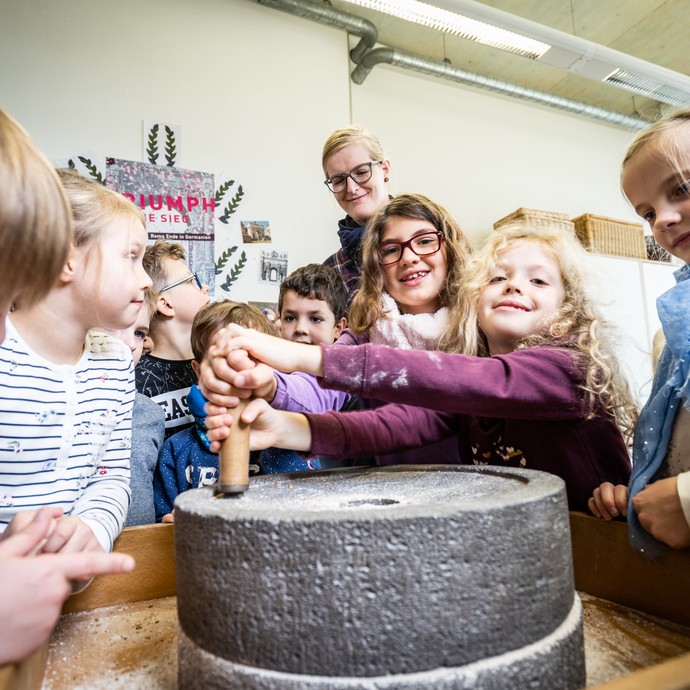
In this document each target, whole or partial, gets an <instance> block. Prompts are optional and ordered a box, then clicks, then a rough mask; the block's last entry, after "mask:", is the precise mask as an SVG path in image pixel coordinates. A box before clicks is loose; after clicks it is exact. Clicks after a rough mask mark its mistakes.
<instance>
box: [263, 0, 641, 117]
mask: <svg viewBox="0 0 690 690" xmlns="http://www.w3.org/2000/svg"><path fill="white" fill-rule="evenodd" d="M257 2H258V3H259V4H260V5H266V6H267V7H272V8H273V9H277V10H281V11H283V12H287V13H288V14H293V15H296V16H298V17H304V18H305V19H311V20H312V21H315V22H318V23H319V24H326V25H328V26H335V27H338V28H340V29H345V30H346V31H347V32H348V33H350V34H353V35H355V36H359V38H360V40H359V42H358V43H357V45H356V46H355V47H354V48H353V49H352V50H351V51H350V59H351V60H352V61H353V62H354V63H355V65H356V67H355V69H354V70H353V71H352V75H351V77H352V81H353V82H354V83H355V84H363V83H364V80H365V79H366V78H367V75H368V74H369V72H371V70H372V69H373V68H374V67H375V66H376V65H378V64H381V63H385V64H389V65H393V66H394V67H402V68H404V69H410V70H413V71H416V72H421V73H422V74H428V75H431V76H434V77H439V78H441V79H447V80H449V81H454V82H457V83H461V84H466V85H469V86H476V87H478V88H482V89H487V90H489V91H494V92H498V93H501V94H504V95H506V96H512V97H514V98H520V99H522V100H525V101H532V102H533V103H539V104H540V105H546V106H549V107H552V108H559V109H560V110H565V111H567V112H571V113H575V114H576V115H583V116H586V117H591V118H594V119H597V120H603V121H604V122H608V123H609V124H613V125H620V126H622V127H627V128H629V129H642V128H644V127H646V126H647V125H648V124H649V122H648V121H647V120H644V119H642V118H637V117H633V116H631V115H624V114H623V113H617V112H614V111H612V110H606V109H604V108H599V107H597V106H594V105H589V104H587V103H582V102H580V101H574V100H572V99H570V98H563V97H561V96H556V95H554V94H550V93H547V92H545V91H538V90H536V89H530V88H527V87H524V86H520V85H518V84H512V83H510V82H506V81H501V80H499V79H493V78H492V77H486V76H483V75H481V74H475V73H473V72H467V71H465V70H461V69H458V68H457V67H453V65H451V64H450V63H447V62H436V61H434V60H429V59H427V58H424V57H421V56H418V55H413V54H411V53H405V52H403V51H400V50H397V49H395V48H388V47H386V46H382V47H379V48H374V46H375V45H376V41H377V40H378V29H377V28H376V26H375V25H374V24H373V23H372V22H370V21H368V20H367V19H363V18H362V17H358V16H357V15H355V14H351V13H350V12H343V11H341V10H336V9H335V8H333V7H332V6H331V5H330V3H328V2H327V0H326V2H322V3H316V2H313V0H257Z"/></svg>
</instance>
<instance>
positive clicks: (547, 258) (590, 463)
mask: <svg viewBox="0 0 690 690" xmlns="http://www.w3.org/2000/svg"><path fill="white" fill-rule="evenodd" d="M586 261H587V257H586V253H585V251H584V249H583V247H582V246H581V245H580V244H579V243H578V242H577V240H576V239H575V237H573V236H571V235H568V234H566V233H564V232H563V231H562V230H561V229H560V228H553V229H551V228H539V229H536V228H534V229H533V228H530V227H529V226H525V225H516V226H513V227H510V228H508V227H505V228H501V230H500V231H497V232H494V233H492V234H491V236H490V237H489V239H488V241H487V244H486V245H485V248H484V250H483V251H482V253H481V254H480V256H479V257H478V258H477V259H475V260H474V261H472V262H471V264H470V265H469V266H468V268H467V270H466V272H465V276H464V285H463V289H462V293H463V301H464V305H465V309H464V311H462V312H457V313H456V314H454V315H453V316H452V317H451V321H450V323H451V327H450V329H449V330H448V331H447V334H448V336H449V337H450V336H452V335H453V333H455V334H456V336H455V341H456V344H457V346H458V348H460V349H462V350H463V351H464V353H465V354H459V353H458V354H456V353H449V352H419V351H406V350H400V349H394V348H389V347H381V346H378V345H373V344H367V345H361V346H359V347H350V348H348V349H347V350H345V349H344V348H341V347H336V346H330V347H328V346H322V347H320V348H319V347H314V346H310V345H302V346H300V347H299V348H297V347H294V346H292V345H291V344H290V343H284V344H283V346H282V347H280V348H278V347H275V346H274V345H273V342H272V340H271V339H270V338H267V337H266V336H264V335H263V334H258V333H253V332H252V331H246V330H242V329H239V328H236V329H234V330H231V331H230V332H228V333H227V334H226V338H225V339H224V342H223V343H220V345H221V346H222V347H220V348H219V349H218V351H217V352H216V356H215V358H214V360H213V362H212V363H211V364H212V365H217V366H216V372H217V373H218V374H219V375H220V376H221V377H223V376H224V374H223V368H224V363H225V362H226V361H227V358H229V359H230V361H231V362H232V363H233V364H235V366H236V367H237V368H238V369H239V368H240V367H241V365H242V362H243V361H244V363H245V364H246V363H247V356H250V357H252V358H254V359H259V360H262V361H264V362H270V363H271V364H273V365H274V366H279V367H281V368H289V369H290V370H292V369H294V368H298V369H300V370H302V371H309V372H310V373H311V374H313V375H316V376H319V377H320V383H321V384H322V385H324V386H330V387H335V388H339V389H342V390H346V391H349V392H350V393H354V394H358V395H367V396H371V397H375V398H379V399H381V400H386V401H389V402H390V403H393V404H390V405H386V406H384V407H381V408H379V409H377V410H363V411H361V412H356V413H338V412H327V413H324V414H317V415H314V414H306V415H303V414H292V413H287V412H279V411H276V410H273V409H271V408H270V407H268V406H267V405H266V403H265V402H264V401H261V400H253V401H251V402H250V403H249V405H248V406H247V408H246V410H245V411H244V413H243V415H242V419H243V420H244V421H245V422H247V423H251V424H252V429H251V434H252V440H251V443H252V447H253V448H262V447H264V445H278V446H280V445H282V444H287V445H288V446H289V447H290V448H293V449H295V450H301V451H309V452H312V453H314V454H317V455H319V456H320V457H323V456H327V457H328V456H330V457H340V456H342V455H345V454H347V455H355V456H358V455H360V454H367V453H372V452H378V453H382V452H391V451H398V450H402V449H406V448H417V447H420V448H422V447H423V448H425V450H426V453H427V455H428V456H430V457H428V461H429V462H441V461H440V460H439V458H438V456H436V455H434V453H433V451H432V450H430V449H429V445H428V444H430V443H434V442H437V441H438V440H439V439H448V438H452V437H455V438H456V439H457V447H458V451H459V455H460V458H461V459H462V462H463V463H465V464H472V463H474V464H486V465H498V466H503V467H524V468H527V469H535V470H542V471H546V472H551V473H553V474H556V475H558V476H560V477H561V478H562V479H563V480H564V481H565V485H566V491H567V495H568V503H569V506H570V509H571V510H581V511H583V510H586V508H587V501H588V499H589V497H590V496H591V493H592V491H593V490H594V488H595V487H596V486H598V485H599V484H600V483H601V480H602V477H605V478H606V479H607V480H608V481H611V482H615V481H616V479H615V478H619V480H621V481H623V482H624V481H627V478H628V476H629V474H630V460H629V455H628V450H627V447H626V439H625V436H627V437H628V439H629V437H630V434H631V432H632V427H633V425H634V422H635V417H636V409H635V406H634V403H633V401H632V396H631V394H630V391H629V390H628V387H627V383H626V382H625V379H624V378H623V376H622V374H621V372H620V369H619V366H618V363H617V361H616V358H615V355H614V354H613V351H612V349H611V347H610V345H609V343H608V342H607V340H606V335H605V327H604V324H603V323H602V320H601V318H600V317H599V315H598V314H597V312H596V309H595V308H594V305H593V302H592V300H591V298H590V297H589V295H588V293H587V291H586V288H585V285H586V275H587V274H586V272H585V270H584V266H583V262H586ZM233 334H234V335H235V336H236V337H235V338H234V339H233V338H232V335H233ZM235 348H239V350H237V351H233V350H235ZM224 355H225V357H224ZM251 371H252V370H247V372H246V373H245V376H249V375H250V374H251ZM236 379H237V384H238V385H241V384H242V383H243V379H242V376H237V377H236ZM216 411H217V412H220V410H216ZM229 422H230V418H229V417H228V416H223V415H220V414H219V415H217V416H214V417H213V418H211V417H209V419H208V420H207V424H208V427H209V429H210V431H209V438H212V440H214V441H218V440H220V439H221V438H225V437H227V434H228V433H229V429H228V428H227V427H226V426H224V425H225V424H228V423H229ZM621 429H622V430H624V432H625V436H624V434H623V433H621Z"/></svg>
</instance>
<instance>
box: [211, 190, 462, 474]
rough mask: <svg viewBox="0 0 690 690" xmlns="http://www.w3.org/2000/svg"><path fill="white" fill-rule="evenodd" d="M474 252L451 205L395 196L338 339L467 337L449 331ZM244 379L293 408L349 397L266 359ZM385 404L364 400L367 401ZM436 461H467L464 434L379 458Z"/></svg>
mask: <svg viewBox="0 0 690 690" xmlns="http://www.w3.org/2000/svg"><path fill="white" fill-rule="evenodd" d="M469 254H470V246H469V243H468V242H467V239H466V238H465V236H464V235H463V233H462V230H461V229H460V227H459V226H458V224H457V223H456V222H455V221H454V220H453V218H452V217H451V216H450V215H449V214H448V212H447V211H446V210H445V209H444V208H442V207H441V206H439V205H438V204H436V203H435V202H433V201H431V199H427V198H426V197H424V196H422V195H420V194H401V195H400V196H397V197H395V198H394V199H392V200H391V201H390V202H389V203H388V204H387V205H386V206H384V207H383V208H382V209H381V210H380V211H379V212H378V213H376V214H375V215H374V217H373V218H372V219H371V221H370V223H369V227H368V229H367V232H366V234H365V239H364V244H363V264H362V283H361V288H360V290H359V292H358V293H357V295H356V296H355V298H354V300H353V302H352V306H351V309H350V317H349V329H348V330H346V331H344V333H343V334H342V335H341V337H340V338H339V339H338V341H337V344H338V345H359V344H362V343H367V342H373V343H378V344H383V345H390V346H391V347H396V348H400V349H425V350H434V349H456V348H459V347H461V342H462V340H461V338H458V337H454V338H453V337H451V336H450V334H449V333H448V332H447V331H448V327H449V319H450V317H451V316H452V315H456V317H457V318H459V314H460V313H461V312H462V299H461V297H460V292H459V289H458V286H459V285H460V283H461V278H462V275H463V272H464V268H465V264H466V261H467V258H468V256H469ZM207 361H208V360H207ZM202 371H205V369H204V366H203V365H202ZM235 373H236V372H233V371H231V370H230V369H226V370H225V372H224V376H225V378H226V379H228V380H230V381H232V380H233V377H234V374H235ZM201 378H202V386H206V387H205V388H204V392H208V393H209V396H210V397H211V399H213V400H215V401H216V402H217V403H219V404H225V403H227V401H226V400H224V399H223V398H222V397H218V396H217V395H215V396H214V390H215V392H216V393H219V392H223V383H222V382H221V381H217V380H216V379H214V378H213V372H212V371H210V370H208V371H205V373H203V374H202V377H201ZM206 384H208V385H206ZM214 386H215V388H214ZM218 386H220V390H218ZM243 387H244V391H243V392H242V395H243V396H248V395H250V394H252V393H253V394H254V396H255V397H261V398H263V399H265V400H267V401H268V402H270V403H271V405H272V407H274V408H276V409H281V410H288V411H291V412H326V411H328V410H338V409H341V408H342V407H343V405H344V404H345V403H346V399H347V396H345V395H344V394H343V393H340V392H338V391H335V390H329V389H326V388H322V387H321V386H319V383H318V381H317V380H316V378H315V377H314V376H311V375H308V374H299V373H296V374H287V375H286V374H280V373H277V372H274V371H273V370H272V369H270V368H269V367H266V366H257V367H256V368H255V369H253V370H252V372H251V374H249V375H246V378H245V381H244V384H243ZM224 392H229V387H227V388H225V391H224ZM348 404H350V403H348ZM381 404H382V403H381V402H380V401H376V400H365V401H364V406H365V407H378V406H380V405H381ZM428 462H444V463H457V462H459V459H458V457H457V442H456V441H454V440H452V439H451V440H450V441H447V440H444V441H442V442H440V443H439V444H438V445H435V446H432V447H429V446H427V447H426V448H424V449H423V450H422V451H411V452H409V453H404V454H401V453H397V454H395V455H391V456H379V457H377V458H376V463H377V464H379V465H385V464H401V463H412V464H418V463H428Z"/></svg>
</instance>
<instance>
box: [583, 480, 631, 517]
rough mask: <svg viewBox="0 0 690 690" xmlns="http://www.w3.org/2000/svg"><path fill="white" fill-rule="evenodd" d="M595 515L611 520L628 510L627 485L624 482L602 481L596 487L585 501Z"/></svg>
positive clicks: (623, 514)
mask: <svg viewBox="0 0 690 690" xmlns="http://www.w3.org/2000/svg"><path fill="white" fill-rule="evenodd" d="M587 505H588V507H589V509H590V510H591V511H592V513H593V514H594V516H595V517H598V518H603V519H604V520H613V518H616V517H618V516H620V515H622V516H623V517H625V516H626V514H627V512H628V487H627V486H626V485H625V484H615V485H614V484H611V482H604V483H603V484H601V485H600V486H598V487H597V488H596V489H594V494H593V495H592V498H590V499H589V501H588V503H587Z"/></svg>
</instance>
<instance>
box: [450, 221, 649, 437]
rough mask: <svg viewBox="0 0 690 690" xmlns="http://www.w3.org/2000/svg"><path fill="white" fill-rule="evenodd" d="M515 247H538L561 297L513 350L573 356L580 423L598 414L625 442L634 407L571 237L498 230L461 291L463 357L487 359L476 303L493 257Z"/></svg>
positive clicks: (580, 251) (519, 227) (554, 231)
mask: <svg viewBox="0 0 690 690" xmlns="http://www.w3.org/2000/svg"><path fill="white" fill-rule="evenodd" d="M520 241H523V242H534V243H536V244H538V245H539V246H540V247H541V248H542V249H543V250H544V251H545V252H547V253H548V254H549V256H551V258H552V259H553V260H554V261H555V262H556V264H557V265H558V267H559V269H560V274H561V279H562V281H563V288H564V291H565V297H564V299H563V304H562V305H561V307H560V309H559V310H558V312H557V313H556V314H555V315H554V316H553V317H552V318H551V319H550V320H549V321H548V323H546V324H545V326H544V329H543V330H541V331H540V332H538V333H532V334H530V335H528V336H526V337H524V338H522V339H521V340H520V341H518V343H517V344H516V346H515V349H516V350H521V349H526V348H531V347H539V346H551V347H564V348H568V349H569V350H570V351H572V352H574V353H576V356H577V358H578V360H579V362H580V363H581V366H582V367H583V369H584V372H585V375H584V381H583V383H582V385H581V389H582V394H583V405H584V408H583V410H584V414H585V418H587V419H591V418H592V417H593V416H594V415H595V414H596V413H597V411H598V410H599V409H601V408H603V409H604V410H605V411H606V412H608V413H609V414H610V415H611V416H612V417H613V418H614V419H615V420H616V422H617V423H618V426H619V427H620V429H621V430H622V432H623V433H624V435H625V436H626V438H627V439H628V441H629V440H630V439H631V438H632V432H633V429H634V426H635V422H636V421H637V406H636V405H635V402H634V399H633V396H632V394H631V392H630V387H629V385H628V382H627V380H626V379H625V377H624V376H623V374H622V372H621V369H620V366H619V364H618V360H617V357H616V355H615V353H614V352H613V349H612V347H611V346H610V344H609V337H610V335H609V326H608V324H607V323H606V321H605V320H604V319H603V318H602V317H601V315H600V314H599V313H598V311H597V309H596V307H595V305H594V302H593V300H592V298H591V296H590V295H589V293H588V291H587V283H588V282H589V281H588V278H589V272H588V270H587V263H588V258H587V253H586V251H585V250H584V248H583V247H582V245H581V244H580V243H579V242H578V241H577V240H576V239H575V237H574V236H573V235H571V234H570V233H568V232H564V231H563V230H562V229H560V228H557V227H553V228H550V227H539V228H534V227H531V226H529V225H528V224H522V223H516V224H510V225H505V226H502V227H501V228H500V229H499V230H496V231H494V232H493V233H492V234H491V235H490V237H489V238H488V240H487V242H486V244H485V245H484V246H483V248H482V250H481V252H480V253H479V254H478V255H477V256H476V257H475V258H474V259H473V260H472V261H471V262H470V264H469V265H468V267H467V273H466V280H465V282H464V285H463V290H462V292H463V296H464V302H465V310H464V313H457V314H455V315H454V318H453V319H452V320H453V327H454V329H455V330H456V331H457V332H458V333H459V334H460V337H459V341H460V342H462V343H463V344H464V347H465V350H464V351H465V354H471V355H480V356H488V355H489V349H488V345H487V342H486V338H485V336H484V334H483V333H482V332H481V329H480V328H479V325H478V318H477V308H478V303H479V298H480V295H481V292H482V290H483V288H484V287H485V286H486V285H487V284H488V282H489V280H490V279H491V277H492V275H493V272H494V270H495V266H496V262H497V260H498V257H499V256H500V255H501V254H502V253H503V252H505V251H506V250H508V249H510V247H511V246H512V245H513V244H515V243H517V242H520Z"/></svg>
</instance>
